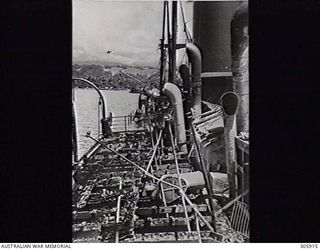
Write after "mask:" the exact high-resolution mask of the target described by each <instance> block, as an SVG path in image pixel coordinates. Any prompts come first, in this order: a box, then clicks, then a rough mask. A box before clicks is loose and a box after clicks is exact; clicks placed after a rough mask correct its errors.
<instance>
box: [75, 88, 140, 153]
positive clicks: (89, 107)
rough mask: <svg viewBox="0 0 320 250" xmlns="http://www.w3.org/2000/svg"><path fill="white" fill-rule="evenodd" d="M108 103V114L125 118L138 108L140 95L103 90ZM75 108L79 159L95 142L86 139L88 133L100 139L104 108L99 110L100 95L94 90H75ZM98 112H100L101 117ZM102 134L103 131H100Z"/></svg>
mask: <svg viewBox="0 0 320 250" xmlns="http://www.w3.org/2000/svg"><path fill="white" fill-rule="evenodd" d="M102 93H103V95H104V97H105V100H106V103H107V112H106V113H107V114H108V113H109V112H112V114H113V116H125V115H129V114H131V113H133V112H134V111H135V110H136V109H137V108H138V98H139V94H132V93H129V92H128V91H121V90H120V91H116V90H102ZM74 97H75V108H76V115H77V131H78V147H79V158H80V157H81V156H83V154H85V153H86V152H87V151H88V149H89V148H90V147H92V146H93V145H94V141H93V140H92V139H90V138H87V137H86V134H87V132H88V131H90V132H91V136H92V137H94V138H97V137H98V130H99V128H98V124H99V123H98V121H99V120H101V118H102V115H101V114H102V106H101V105H100V108H99V105H98V103H99V95H98V93H97V92H96V91H95V90H94V89H77V88H76V89H74ZM98 110H100V115H99V112H98ZM100 133H101V131H100Z"/></svg>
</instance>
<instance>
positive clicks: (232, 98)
mask: <svg viewBox="0 0 320 250" xmlns="http://www.w3.org/2000/svg"><path fill="white" fill-rule="evenodd" d="M221 104H222V110H223V122H224V139H225V147H226V151H225V152H226V165H227V173H228V180H229V188H230V198H234V197H235V192H236V176H235V172H236V168H235V164H236V149H235V147H236V146H235V137H236V135H237V130H236V123H235V114H236V112H237V109H238V105H239V97H238V95H237V94H235V93H233V92H227V93H225V94H224V95H223V96H222V97H221Z"/></svg>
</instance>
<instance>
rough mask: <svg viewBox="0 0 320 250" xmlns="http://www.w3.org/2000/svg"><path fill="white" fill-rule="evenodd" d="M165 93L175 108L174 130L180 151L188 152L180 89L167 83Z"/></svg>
mask: <svg viewBox="0 0 320 250" xmlns="http://www.w3.org/2000/svg"><path fill="white" fill-rule="evenodd" d="M163 91H164V93H165V94H166V95H168V96H169V98H170V101H171V104H172V106H173V113H174V128H175V136H176V138H177V144H178V146H179V147H180V150H181V151H183V152H186V151H187V150H186V149H187V148H186V145H185V144H186V141H187V140H186V130H185V123H184V111H183V105H182V95H181V92H180V89H179V88H178V86H177V85H175V84H173V83H170V82H168V83H166V84H165V85H164V88H163Z"/></svg>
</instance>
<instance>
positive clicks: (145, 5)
mask: <svg viewBox="0 0 320 250" xmlns="http://www.w3.org/2000/svg"><path fill="white" fill-rule="evenodd" d="M191 4H192V3H189V2H184V3H183V5H184V7H185V15H186V17H187V18H186V19H187V21H188V20H190V19H191V8H190V7H191ZM179 9H180V8H179ZM162 11H163V2H162V1H105V0H74V1H73V39H72V40H73V62H74V63H101V64H104V63H106V64H108V63H112V64H126V65H131V66H152V67H155V66H157V65H158V64H159V58H160V52H159V50H158V44H159V41H160V38H161V32H162V27H161V26H162ZM179 19H181V15H179ZM181 23H182V22H181ZM191 24H192V21H190V22H189V23H188V25H189V26H191ZM180 29H182V25H179V30H180ZM178 37H179V40H178V42H179V41H180V40H181V42H182V41H183V40H184V34H183V32H179V35H178ZM108 50H110V51H112V52H111V53H109V54H108V53H107V51H108Z"/></svg>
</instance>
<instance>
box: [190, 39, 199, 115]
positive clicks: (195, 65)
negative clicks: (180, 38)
mask: <svg viewBox="0 0 320 250" xmlns="http://www.w3.org/2000/svg"><path fill="white" fill-rule="evenodd" d="M186 50H187V54H188V58H189V60H190V62H191V87H192V106H193V109H194V115H195V116H197V115H200V114H201V85H202V84H201V53H200V50H199V48H198V47H197V46H196V45H194V44H193V43H187V45H186Z"/></svg>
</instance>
